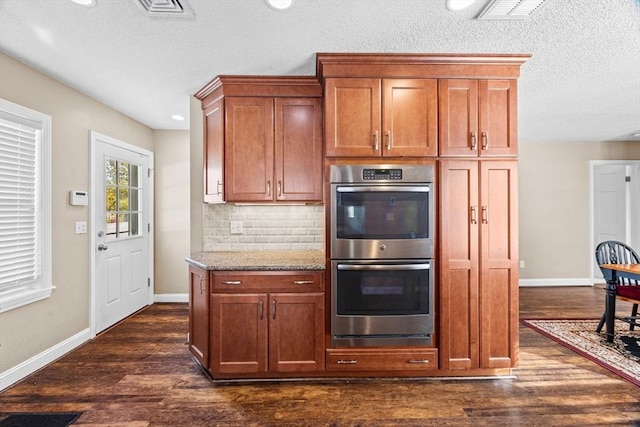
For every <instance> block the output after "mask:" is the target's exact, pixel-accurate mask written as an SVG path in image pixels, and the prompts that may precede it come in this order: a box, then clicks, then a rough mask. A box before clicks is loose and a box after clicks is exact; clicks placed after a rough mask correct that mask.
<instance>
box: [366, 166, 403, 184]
mask: <svg viewBox="0 0 640 427" xmlns="http://www.w3.org/2000/svg"><path fill="white" fill-rule="evenodd" d="M362 179H363V180H364V181H401V180H402V169H363V170H362Z"/></svg>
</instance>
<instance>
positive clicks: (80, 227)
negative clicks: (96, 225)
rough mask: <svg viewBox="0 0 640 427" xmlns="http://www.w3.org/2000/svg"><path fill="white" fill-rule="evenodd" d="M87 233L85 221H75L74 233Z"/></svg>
mask: <svg viewBox="0 0 640 427" xmlns="http://www.w3.org/2000/svg"><path fill="white" fill-rule="evenodd" d="M86 233H87V221H76V234H86Z"/></svg>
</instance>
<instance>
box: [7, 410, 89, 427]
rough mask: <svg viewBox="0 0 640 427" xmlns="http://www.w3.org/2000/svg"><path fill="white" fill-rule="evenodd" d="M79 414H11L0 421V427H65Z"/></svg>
mask: <svg viewBox="0 0 640 427" xmlns="http://www.w3.org/2000/svg"><path fill="white" fill-rule="evenodd" d="M79 416H80V412H46V413H41V412H40V413H20V414H11V415H9V416H7V417H6V418H5V419H3V420H0V427H67V426H68V425H69V424H71V423H72V422H74V421H75V420H76V418H78V417H79Z"/></svg>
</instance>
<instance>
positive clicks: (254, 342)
mask: <svg viewBox="0 0 640 427" xmlns="http://www.w3.org/2000/svg"><path fill="white" fill-rule="evenodd" d="M266 304H267V295H266V294H246V295H234V294H213V295H211V307H210V308H211V349H210V352H211V370H212V371H213V372H218V373H254V372H266V371H267V339H268V336H267V332H268V331H267V323H268V320H267V316H266Z"/></svg>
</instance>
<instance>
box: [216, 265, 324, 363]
mask: <svg viewBox="0 0 640 427" xmlns="http://www.w3.org/2000/svg"><path fill="white" fill-rule="evenodd" d="M213 276H214V278H213V281H214V282H215V283H217V284H218V285H217V286H216V285H214V292H213V293H212V294H211V317H210V328H211V341H210V354H211V365H210V369H211V371H212V372H213V373H214V376H215V374H252V373H255V374H266V373H268V372H314V371H315V372H318V371H324V339H325V337H324V322H325V319H324V316H325V310H324V300H325V295H324V292H304V291H306V290H310V289H323V282H322V281H323V277H324V275H323V274H322V273H306V274H302V275H301V272H290V273H289V272H287V273H282V274H278V273H276V274H268V275H262V274H251V273H247V272H240V273H238V274H237V275H236V274H234V273H233V272H231V273H230V272H223V273H222V274H221V275H220V277H216V276H217V274H216V273H214V274H213ZM305 276H306V277H305ZM269 281H271V282H272V284H273V289H279V290H287V289H290V290H292V292H258V293H257V292H255V289H257V288H258V287H263V289H265V290H268V289H269V288H267V287H264V286H263V285H264V284H265V283H268V282H269ZM224 286H227V287H231V288H233V289H234V293H228V292H219V291H220V290H221V289H224V288H223V287H224ZM301 290H302V291H301Z"/></svg>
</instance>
